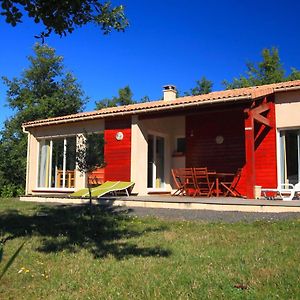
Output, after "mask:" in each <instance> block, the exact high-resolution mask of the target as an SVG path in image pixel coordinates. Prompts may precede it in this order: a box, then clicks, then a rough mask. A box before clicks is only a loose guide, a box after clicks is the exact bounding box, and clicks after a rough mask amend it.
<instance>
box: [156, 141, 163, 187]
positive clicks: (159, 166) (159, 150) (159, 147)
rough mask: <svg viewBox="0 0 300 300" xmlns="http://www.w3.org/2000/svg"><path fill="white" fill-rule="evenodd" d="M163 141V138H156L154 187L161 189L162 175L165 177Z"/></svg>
mask: <svg viewBox="0 0 300 300" xmlns="http://www.w3.org/2000/svg"><path fill="white" fill-rule="evenodd" d="M164 153H165V139H164V138H163V137H159V136H158V137H156V158H155V163H156V179H155V187H156V188H162V187H163V186H164V177H165V176H164V175H165V168H164V165H165V160H164Z"/></svg>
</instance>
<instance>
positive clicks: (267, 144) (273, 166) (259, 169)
mask: <svg viewBox="0 0 300 300" xmlns="http://www.w3.org/2000/svg"><path fill="white" fill-rule="evenodd" d="M269 104H270V108H271V109H270V111H269V113H268V119H269V121H270V123H271V128H264V125H258V124H256V126H255V136H256V141H255V171H256V185H261V186H263V187H270V188H271V187H273V188H275V187H276V186H277V158H276V123H275V104H274V102H270V103H269ZM263 128H264V129H263ZM262 129H263V131H262V132H261V134H260V136H258V137H257V133H258V132H259V131H260V130H262Z"/></svg>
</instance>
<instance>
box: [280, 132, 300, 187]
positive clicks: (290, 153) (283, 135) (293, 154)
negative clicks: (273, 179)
mask: <svg viewBox="0 0 300 300" xmlns="http://www.w3.org/2000/svg"><path fill="white" fill-rule="evenodd" d="M299 140H300V131H299V130H284V131H281V132H280V169H281V172H280V174H281V183H291V184H296V183H298V182H299V174H300V164H299V158H300V154H299V153H300V149H299V148H300V143H299Z"/></svg>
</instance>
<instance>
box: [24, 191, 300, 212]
mask: <svg viewBox="0 0 300 300" xmlns="http://www.w3.org/2000/svg"><path fill="white" fill-rule="evenodd" d="M20 200H21V201H32V202H44V203H47V202H48V203H62V204H84V203H88V201H89V200H88V199H86V198H85V199H84V198H75V197H69V196H65V195H63V196H62V195H52V196H49V195H28V196H22V197H20ZM93 203H94V204H100V205H111V206H126V207H144V208H165V209H190V210H215V211H240V212H262V213H282V212H300V200H292V201H282V200H266V199H242V198H228V197H227V198H224V197H218V198H217V197H211V198H200V197H186V196H184V197H179V196H175V197H173V196H170V195H151V196H129V197H127V196H113V197H102V198H100V199H97V198H94V199H93Z"/></svg>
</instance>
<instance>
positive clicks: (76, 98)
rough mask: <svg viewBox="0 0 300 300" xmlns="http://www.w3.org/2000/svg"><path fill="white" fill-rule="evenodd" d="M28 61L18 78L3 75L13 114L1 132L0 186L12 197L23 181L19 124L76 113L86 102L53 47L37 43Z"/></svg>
mask: <svg viewBox="0 0 300 300" xmlns="http://www.w3.org/2000/svg"><path fill="white" fill-rule="evenodd" d="M28 60H29V62H30V65H29V67H28V68H27V69H26V70H25V71H24V72H23V73H22V74H21V76H20V78H13V79H12V80H10V79H8V78H6V77H4V78H3V80H4V83H5V84H6V85H7V87H8V90H7V103H8V106H9V107H10V108H11V109H12V110H13V111H14V115H13V116H12V117H11V118H10V119H9V120H6V122H5V124H4V129H3V131H2V132H1V133H0V189H1V190H2V194H8V195H11V196H14V195H16V194H17V193H19V192H20V191H21V189H22V187H24V184H25V171H26V151H27V137H26V134H25V133H23V132H22V127H21V126H22V123H24V122H28V121H32V120H37V119H45V118H49V117H56V116H62V115H67V114H72V113H76V112H78V111H80V110H81V109H82V107H83V105H84V103H85V101H86V100H85V98H84V94H83V91H82V89H81V87H80V86H79V84H78V83H77V82H76V79H75V77H74V76H73V75H72V74H71V73H68V72H65V70H64V65H63V57H61V56H58V55H56V53H55V50H54V49H53V48H51V47H49V46H47V45H40V44H36V45H35V46H34V55H33V56H29V57H28ZM1 190H0V192H1Z"/></svg>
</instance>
